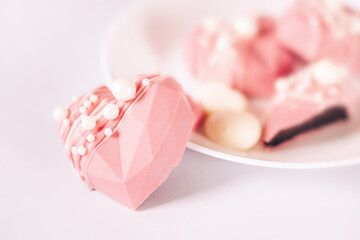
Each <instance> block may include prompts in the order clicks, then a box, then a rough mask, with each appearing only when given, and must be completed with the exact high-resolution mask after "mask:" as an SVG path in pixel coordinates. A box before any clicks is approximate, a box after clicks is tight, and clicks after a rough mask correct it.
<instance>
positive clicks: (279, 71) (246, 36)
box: [187, 17, 297, 98]
mask: <svg viewBox="0 0 360 240" xmlns="http://www.w3.org/2000/svg"><path fill="white" fill-rule="evenodd" d="M275 28H276V26H275V23H274V21H273V20H272V19H271V18H268V17H253V18H244V19H239V20H238V21H236V22H235V23H234V25H233V26H231V25H228V24H225V23H222V22H218V21H216V20H213V19H207V20H205V21H204V23H203V25H202V26H200V27H198V28H197V29H196V30H195V31H194V32H193V33H192V34H191V35H190V38H189V41H188V43H187V59H188V63H189V65H190V70H191V73H192V74H193V75H194V76H195V78H196V79H198V80H200V81H206V82H210V81H221V82H224V83H227V84H229V85H230V86H231V87H235V88H237V89H239V90H241V91H242V92H243V93H245V94H246V95H247V96H248V97H255V98H268V97H270V96H271V94H272V93H273V83H274V81H275V79H277V78H278V77H281V76H285V75H287V74H289V73H290V72H292V71H293V69H294V66H295V65H296V64H297V61H296V59H295V57H294V56H293V55H292V54H291V53H290V52H289V51H288V50H286V49H285V48H284V47H282V46H281V45H280V44H279V43H278V42H277V40H276V38H275Z"/></svg>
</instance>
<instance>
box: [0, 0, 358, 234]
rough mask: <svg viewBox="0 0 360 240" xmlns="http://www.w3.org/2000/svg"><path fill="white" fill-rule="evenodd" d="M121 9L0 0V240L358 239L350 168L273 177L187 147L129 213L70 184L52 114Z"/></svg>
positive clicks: (96, 71)
mask: <svg viewBox="0 0 360 240" xmlns="http://www.w3.org/2000/svg"><path fill="white" fill-rule="evenodd" d="M125 5H127V3H126V2H125V1H115V0H113V1H100V0H92V1H86V0H76V1H75V0H62V1H54V0H52V1H49V0H34V1H26V0H15V1H14V0H1V1H0V90H1V93H0V107H1V120H0V121H1V132H0V239H4V240H5V239H6V240H7V239H277V240H280V239H287V240H288V239H327V240H330V239H360V227H359V223H360V166H352V167H343V168H336V169H324V170H277V169H267V168H258V167H250V166H245V165H241V164H235V163H230V162H226V161H222V160H218V159H214V158H211V157H207V156H204V155H201V154H198V153H196V152H192V151H190V150H187V151H186V152H185V155H184V157H183V161H182V162H181V164H180V165H179V167H178V168H176V169H175V171H174V172H173V173H172V174H171V176H170V177H169V179H168V180H167V181H166V182H165V184H163V185H162V186H161V187H160V188H159V189H157V190H156V191H155V192H154V193H153V194H152V195H151V196H150V197H149V198H148V199H147V200H146V202H145V203H144V204H143V205H142V206H141V207H140V208H139V209H138V210H137V211H132V210H129V209H127V208H125V207H123V206H122V205H121V204H119V203H117V202H115V201H113V200H111V199H109V198H108V197H106V196H104V195H102V194H101V193H98V192H90V191H89V190H88V188H87V186H86V185H85V183H84V182H81V181H80V180H79V177H78V176H77V173H76V171H75V170H74V169H73V168H72V166H71V164H70V162H69V161H68V160H67V158H66V156H65V153H64V151H63V149H62V146H61V143H60V140H59V137H58V135H57V124H56V123H55V122H54V121H53V120H52V116H51V114H52V110H53V108H54V107H56V106H57V105H61V104H64V103H66V102H67V101H69V99H70V97H71V95H72V94H73V93H75V92H78V93H82V92H84V91H86V90H88V89H90V88H93V87H95V86H96V85H98V84H101V83H102V82H103V81H104V79H103V77H102V73H101V68H100V64H99V62H100V60H99V52H100V45H101V42H102V39H103V36H104V33H105V31H106V27H107V25H108V23H109V22H110V21H111V20H112V19H113V18H114V17H115V16H116V14H117V13H118V11H119V10H121V9H122V8H123V7H124V6H125Z"/></svg>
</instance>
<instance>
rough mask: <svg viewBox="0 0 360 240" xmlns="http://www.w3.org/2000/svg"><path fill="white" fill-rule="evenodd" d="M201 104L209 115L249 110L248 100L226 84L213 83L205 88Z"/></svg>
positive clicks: (200, 96)
mask: <svg viewBox="0 0 360 240" xmlns="http://www.w3.org/2000/svg"><path fill="white" fill-rule="evenodd" d="M199 102H200V105H201V107H202V108H203V109H204V111H205V112H206V113H208V114H212V113H215V112H242V111H244V110H245V109H246V108H247V105H248V103H247V99H246V97H245V96H244V95H243V94H242V93H241V92H239V91H236V90H233V89H231V88H230V87H228V86H227V85H225V84H222V83H217V82H213V83H210V84H208V85H206V86H204V87H203V89H202V91H201V92H200V94H199Z"/></svg>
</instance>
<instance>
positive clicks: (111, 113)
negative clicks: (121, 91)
mask: <svg viewBox="0 0 360 240" xmlns="http://www.w3.org/2000/svg"><path fill="white" fill-rule="evenodd" d="M119 112H120V111H119V107H118V106H116V105H115V104H113V103H109V104H108V105H106V106H105V108H104V110H103V115H104V117H105V118H106V119H108V120H113V119H115V118H117V117H118V116H119Z"/></svg>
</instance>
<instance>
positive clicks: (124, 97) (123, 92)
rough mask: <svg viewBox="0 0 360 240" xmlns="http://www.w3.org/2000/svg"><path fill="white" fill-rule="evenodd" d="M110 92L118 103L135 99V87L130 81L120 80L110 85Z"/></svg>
mask: <svg viewBox="0 0 360 240" xmlns="http://www.w3.org/2000/svg"><path fill="white" fill-rule="evenodd" d="M110 90H111V92H112V94H113V95H114V97H115V98H116V99H118V100H119V101H129V100H131V99H133V98H134V97H135V93H136V85H135V83H134V82H133V81H131V80H128V79H124V78H120V79H116V80H115V81H113V82H112V83H111V85H110Z"/></svg>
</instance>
